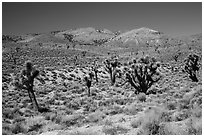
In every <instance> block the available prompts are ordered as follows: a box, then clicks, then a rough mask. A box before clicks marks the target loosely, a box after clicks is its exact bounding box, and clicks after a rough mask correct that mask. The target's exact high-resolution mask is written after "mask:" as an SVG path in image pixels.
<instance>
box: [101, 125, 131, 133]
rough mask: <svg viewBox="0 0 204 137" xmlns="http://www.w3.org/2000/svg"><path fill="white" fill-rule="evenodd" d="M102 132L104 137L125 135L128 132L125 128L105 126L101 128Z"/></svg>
mask: <svg viewBox="0 0 204 137" xmlns="http://www.w3.org/2000/svg"><path fill="white" fill-rule="evenodd" d="M103 132H104V133H105V134H106V135H120V134H125V133H127V132H128V129H127V128H124V127H122V126H119V125H117V126H105V127H103Z"/></svg>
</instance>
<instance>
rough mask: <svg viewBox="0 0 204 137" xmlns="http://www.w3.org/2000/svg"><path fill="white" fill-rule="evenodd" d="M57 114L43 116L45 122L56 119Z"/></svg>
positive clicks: (51, 113)
mask: <svg viewBox="0 0 204 137" xmlns="http://www.w3.org/2000/svg"><path fill="white" fill-rule="evenodd" d="M56 116H57V114H56V113H53V112H50V113H46V114H45V120H51V121H53V120H54V119H55V118H56Z"/></svg>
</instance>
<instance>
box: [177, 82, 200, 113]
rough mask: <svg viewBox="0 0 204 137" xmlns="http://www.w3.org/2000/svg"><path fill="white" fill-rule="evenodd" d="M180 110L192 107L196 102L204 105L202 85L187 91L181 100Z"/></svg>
mask: <svg viewBox="0 0 204 137" xmlns="http://www.w3.org/2000/svg"><path fill="white" fill-rule="evenodd" d="M179 104H180V106H179V108H180V110H182V109H189V108H192V107H193V105H194V104H197V105H202V87H201V86H198V87H196V88H195V89H193V90H192V91H191V92H188V93H186V94H185V95H184V96H183V98H182V99H181V100H180V102H179Z"/></svg>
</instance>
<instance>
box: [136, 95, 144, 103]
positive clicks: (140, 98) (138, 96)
mask: <svg viewBox="0 0 204 137" xmlns="http://www.w3.org/2000/svg"><path fill="white" fill-rule="evenodd" d="M137 98H138V100H139V101H141V102H145V101H146V94H145V93H139V94H138V95H137Z"/></svg>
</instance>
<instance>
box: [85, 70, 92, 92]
mask: <svg viewBox="0 0 204 137" xmlns="http://www.w3.org/2000/svg"><path fill="white" fill-rule="evenodd" d="M93 76H94V74H93V73H92V72H89V75H88V76H85V77H84V80H85V82H86V86H87V88H88V96H90V95H91V91H90V88H91V83H92V78H93Z"/></svg>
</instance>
